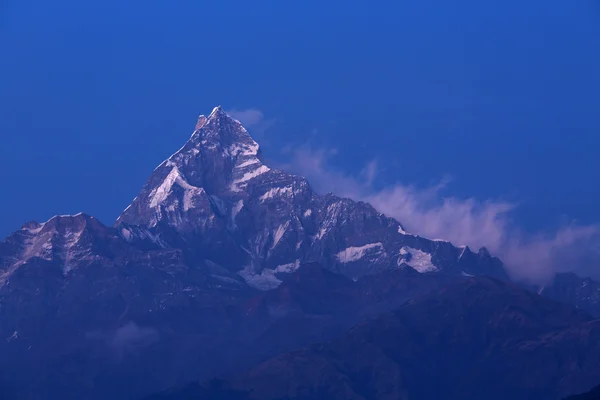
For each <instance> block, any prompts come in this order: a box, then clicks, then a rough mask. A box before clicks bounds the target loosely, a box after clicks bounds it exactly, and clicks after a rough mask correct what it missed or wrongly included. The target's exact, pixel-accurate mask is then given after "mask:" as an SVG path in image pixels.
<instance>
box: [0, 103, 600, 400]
mask: <svg viewBox="0 0 600 400" xmlns="http://www.w3.org/2000/svg"><path fill="white" fill-rule="evenodd" d="M479 275H487V276H492V277H495V278H498V279H500V280H503V281H509V277H508V275H507V274H506V272H505V270H504V267H503V264H502V262H501V261H500V260H499V259H498V258H496V257H494V256H492V255H490V254H489V253H488V251H487V250H486V249H480V250H479V251H471V249H469V248H468V247H456V246H454V245H452V244H451V243H449V242H445V241H436V240H429V239H426V238H422V237H419V236H416V235H411V234H408V233H406V232H405V231H404V229H403V228H402V225H401V224H400V222H398V221H396V220H394V219H392V218H388V217H386V216H384V215H382V214H381V213H379V212H377V211H376V210H375V209H374V208H373V207H371V206H370V205H369V204H366V203H363V202H355V201H352V200H350V199H345V198H339V197H337V196H334V195H332V194H325V195H320V194H317V193H315V192H314V191H313V190H312V188H311V187H310V185H309V183H308V182H307V181H306V179H304V178H302V177H299V176H295V175H292V174H289V173H286V172H284V171H280V170H277V169H272V168H270V167H269V166H267V165H265V164H264V163H263V161H262V158H261V154H260V149H259V146H258V144H257V143H256V142H255V141H254V140H253V139H252V138H251V137H250V135H249V134H248V132H247V131H246V129H244V127H243V126H242V125H241V124H240V123H239V122H238V121H236V120H234V119H232V118H230V117H229V116H228V115H227V114H226V113H225V112H224V111H223V109H222V108H220V107H217V108H215V109H214V110H213V111H212V113H211V114H210V115H209V116H207V117H205V116H201V117H200V118H199V119H198V123H197V125H196V129H195V130H194V132H193V134H192V136H191V137H190V139H189V140H188V142H187V143H186V144H185V145H184V146H183V147H182V148H181V149H180V150H178V151H177V152H176V153H175V154H173V155H172V156H171V157H169V158H168V159H167V160H165V161H164V162H163V163H161V164H160V165H159V166H158V167H157V168H156V169H155V170H154V172H153V173H152V174H151V176H150V178H149V179H148V181H147V183H146V184H145V186H144V187H143V188H142V190H141V191H140V193H139V194H138V196H137V197H136V198H135V199H134V200H133V202H132V204H131V205H130V206H129V207H127V209H126V210H125V211H124V212H123V213H122V215H121V216H120V217H119V218H118V219H117V221H116V223H115V224H114V226H112V227H108V226H105V225H103V224H102V223H100V222H99V221H98V220H96V219H95V218H93V217H91V216H87V215H84V214H77V215H74V216H56V217H54V218H51V219H50V220H49V221H47V222H45V223H36V222H31V223H28V224H26V225H24V226H23V227H22V228H21V229H20V230H19V231H17V232H15V233H13V234H12V235H10V236H9V237H8V238H6V239H5V240H4V241H2V242H0V321H2V322H1V323H0V393H2V392H1V391H2V390H5V389H4V388H6V391H7V392H8V393H17V394H16V395H15V397H16V398H20V399H28V398H31V399H38V398H40V396H42V394H43V396H49V397H51V396H54V397H55V398H56V397H59V398H64V399H70V398H73V399H81V398H89V399H96V398H97V399H104V398H114V399H131V398H137V397H139V396H141V395H144V394H148V393H152V392H154V391H160V390H163V389H166V388H168V387H170V386H175V385H182V384H184V383H186V382H187V381H191V380H194V379H208V378H211V377H213V376H216V375H219V374H222V373H233V372H236V371H238V370H240V369H243V368H247V367H250V366H252V365H253V364H254V363H258V362H259V361H262V360H265V359H266V358H268V357H272V356H274V355H276V354H278V353H280V352H284V351H287V350H290V349H293V348H298V347H300V346H305V345H308V344H310V343H312V342H317V341H323V340H330V339H332V338H334V337H335V336H336V335H340V334H341V333H343V332H344V331H345V330H347V329H349V328H350V327H351V326H352V325H354V324H356V323H358V322H360V321H362V320H364V319H367V318H373V317H375V316H377V315H379V314H381V313H383V312H389V311H392V310H394V309H396V308H398V307H400V306H401V305H402V304H403V303H404V302H405V301H407V300H409V299H411V298H414V297H415V296H421V295H424V294H426V293H428V292H430V291H434V290H437V289H439V288H441V287H443V286H445V285H448V284H451V283H453V282H456V281H462V280H466V279H468V277H470V276H479ZM599 287H600V285H599V284H598V283H596V282H594V281H592V280H589V279H582V278H579V277H577V276H575V275H569V274H563V275H558V276H557V278H556V279H555V281H554V283H553V284H552V285H548V286H546V287H544V288H543V289H542V290H540V291H539V292H540V293H541V294H542V295H544V296H547V297H550V298H553V299H556V300H558V301H562V302H565V303H569V304H572V305H574V306H576V307H578V308H580V309H584V310H587V311H589V312H591V313H593V314H594V315H596V316H600V299H599V296H598V293H599ZM536 291H537V290H536ZM536 296H537V295H536ZM457 304H459V303H457ZM498 306H499V307H501V305H500V304H499V305H498ZM457 307H458V306H457ZM424 312H426V311H425V310H424ZM516 328H519V327H516ZM516 328H515V329H516ZM465 329H466V328H465ZM519 329H520V328H519ZM519 329H517V330H516V331H515V332H516V333H515V335H518V334H521V333H520V332H521V331H520V330H519ZM574 368H575V367H574ZM578 368H579V367H578ZM559 372H560V371H559ZM569 379H571V378H569ZM573 379H575V378H573ZM599 380H600V378H599ZM573 387H578V386H575V385H574V386H573ZM211 390H212V389H211ZM43 396H42V397H43Z"/></svg>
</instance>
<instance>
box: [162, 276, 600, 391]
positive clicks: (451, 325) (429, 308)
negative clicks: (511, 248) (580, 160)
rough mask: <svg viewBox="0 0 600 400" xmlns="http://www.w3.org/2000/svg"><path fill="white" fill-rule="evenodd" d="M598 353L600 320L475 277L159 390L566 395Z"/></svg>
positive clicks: (589, 376)
mask: <svg viewBox="0 0 600 400" xmlns="http://www.w3.org/2000/svg"><path fill="white" fill-rule="evenodd" d="M599 357H600V323H599V321H597V320H593V319H592V318H590V317H589V316H587V315H586V314H584V313H581V312H579V311H576V310H574V309H573V308H571V307H569V306H565V305H561V304H559V303H555V302H553V301H550V300H546V299H543V298H541V297H539V296H537V295H536V294H533V293H531V292H527V291H525V290H523V289H521V288H519V287H517V286H514V285H512V284H507V283H502V282H500V281H497V280H494V279H490V278H470V279H468V280H466V281H464V282H461V283H458V284H454V285H450V286H449V287H447V288H444V289H443V290H441V291H437V292H435V293H434V294H429V295H427V296H425V297H423V298H419V299H417V300H414V301H410V302H408V303H406V304H404V305H403V306H401V307H400V308H398V309H397V310H396V311H394V312H393V313H391V314H384V315H382V316H381V317H379V318H376V319H374V320H371V321H368V322H364V323H361V324H359V325H357V326H355V327H354V328H352V329H351V330H350V331H348V332H347V333H346V334H344V335H343V336H341V337H340V338H339V339H336V340H334V341H332V342H330V343H325V344H320V345H313V346H310V347H307V348H305V349H302V350H296V351H293V352H290V353H285V354H282V355H279V356H277V357H275V358H272V359H270V360H267V361H265V362H263V363H261V364H259V365H257V366H256V367H254V368H252V369H250V370H249V371H247V372H245V373H244V374H241V375H239V376H237V377H236V378H233V379H231V380H230V381H228V382H219V384H215V383H214V382H213V383H209V384H205V385H191V386H188V387H186V388H184V389H182V390H181V391H172V392H170V393H165V394H163V395H162V396H159V397H156V398H162V399H172V400H175V399H184V398H197V399H200V398H202V399H218V398H227V396H233V394H235V395H236V396H241V395H242V394H244V395H245V396H246V398H248V399H261V400H262V399H264V400H267V399H332V400H336V399H340V400H341V399H357V400H358V399H360V400H363V399H364V400H366V399H373V400H375V399H377V400H385V399H390V400H391V399H432V400H433V399H440V398H444V399H507V398H511V399H559V398H561V397H562V396H563V395H565V394H566V393H571V392H572V391H573V390H574V389H575V388H588V387H590V386H591V385H592V384H593V383H594V382H596V381H597V378H598V376H599V374H600V364H599V363H598V362H597V361H598V359H600V358H599ZM232 393H233V394H232ZM199 394H202V395H201V396H200V395H199ZM232 398H235V397H232Z"/></svg>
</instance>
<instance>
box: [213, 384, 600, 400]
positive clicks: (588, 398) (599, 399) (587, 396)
mask: <svg viewBox="0 0 600 400" xmlns="http://www.w3.org/2000/svg"><path fill="white" fill-rule="evenodd" d="M208 390H211V389H208ZM217 390H221V391H223V388H212V391H213V393H214V392H216V391H217ZM230 396H231V395H230ZM232 400H233V398H232ZM565 400H600V386H596V387H595V388H593V389H592V390H590V391H589V392H586V393H582V394H578V395H575V396H570V397H567V398H566V399H565Z"/></svg>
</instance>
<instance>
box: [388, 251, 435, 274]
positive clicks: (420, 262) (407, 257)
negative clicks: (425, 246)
mask: <svg viewBox="0 0 600 400" xmlns="http://www.w3.org/2000/svg"><path fill="white" fill-rule="evenodd" d="M402 264H406V265H408V266H409V267H411V268H413V269H414V270H415V271H417V272H420V273H425V272H434V271H438V270H439V268H438V267H436V266H435V265H433V262H432V261H431V254H429V253H425V252H424V251H421V250H417V249H413V248H412V247H403V248H401V249H400V257H399V258H398V266H400V265H402Z"/></svg>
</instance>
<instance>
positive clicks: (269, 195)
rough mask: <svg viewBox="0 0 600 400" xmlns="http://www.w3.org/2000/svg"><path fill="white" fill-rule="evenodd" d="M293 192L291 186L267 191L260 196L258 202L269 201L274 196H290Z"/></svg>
mask: <svg viewBox="0 0 600 400" xmlns="http://www.w3.org/2000/svg"><path fill="white" fill-rule="evenodd" d="M293 192H294V189H292V187H291V186H285V187H277V188H273V189H269V190H268V191H267V192H266V193H265V194H263V195H262V196H260V201H265V200H267V199H271V198H273V197H275V196H286V195H290V194H292V193H293Z"/></svg>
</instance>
